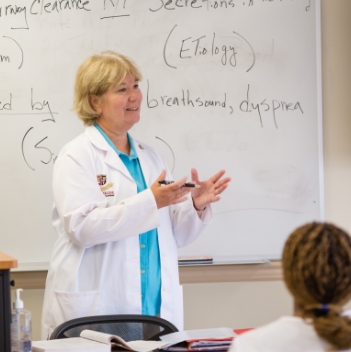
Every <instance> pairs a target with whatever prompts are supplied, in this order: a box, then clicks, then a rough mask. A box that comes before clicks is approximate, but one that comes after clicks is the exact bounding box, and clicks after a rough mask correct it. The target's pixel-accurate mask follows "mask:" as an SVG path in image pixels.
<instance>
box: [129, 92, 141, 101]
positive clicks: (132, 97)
mask: <svg viewBox="0 0 351 352" xmlns="http://www.w3.org/2000/svg"><path fill="white" fill-rule="evenodd" d="M140 97H141V93H140V92H136V91H134V90H133V91H132V92H131V93H130V95H129V100H130V101H136V100H138V99H140Z"/></svg>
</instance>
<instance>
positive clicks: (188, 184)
mask: <svg viewBox="0 0 351 352" xmlns="http://www.w3.org/2000/svg"><path fill="white" fill-rule="evenodd" d="M173 182H174V181H166V180H163V181H158V183H159V184H160V185H170V184H171V183H173ZM182 187H192V188H200V186H199V185H194V184H193V183H184V184H183V186H182Z"/></svg>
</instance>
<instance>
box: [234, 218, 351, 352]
mask: <svg viewBox="0 0 351 352" xmlns="http://www.w3.org/2000/svg"><path fill="white" fill-rule="evenodd" d="M282 262H283V270H284V281H285V284H286V286H287V287H288V289H289V291H290V293H291V294H292V296H293V298H294V303H295V307H294V316H285V317H281V318H280V319H278V320H276V321H274V322H272V323H270V324H268V325H266V326H263V327H260V328H258V329H256V330H253V331H250V332H248V333H246V334H243V335H242V336H239V337H238V338H237V339H235V340H234V342H233V344H232V346H231V349H230V352H256V351H257V352H258V351H260V352H278V351H279V352H300V351H301V352H305V351H306V352H309V351H310V352H312V351H313V352H322V351H344V350H348V351H351V319H350V318H349V317H347V316H344V315H343V313H342V306H343V305H344V304H345V303H346V302H347V301H348V300H349V299H350V297H351V238H350V236H349V235H348V234H347V233H346V232H344V231H343V230H341V229H340V228H338V227H336V226H334V225H332V224H326V223H310V224H307V225H305V226H302V227H300V228H298V229H296V230H295V231H294V232H293V233H292V234H291V235H290V237H289V238H288V239H287V241H286V243H285V247H284V251H283V259H282Z"/></svg>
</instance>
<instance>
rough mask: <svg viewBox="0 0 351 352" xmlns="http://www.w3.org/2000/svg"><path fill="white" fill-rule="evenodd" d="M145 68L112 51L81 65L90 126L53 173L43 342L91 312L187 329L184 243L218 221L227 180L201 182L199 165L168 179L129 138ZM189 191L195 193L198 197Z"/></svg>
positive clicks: (157, 161) (153, 156) (78, 87)
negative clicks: (214, 206)
mask: <svg viewBox="0 0 351 352" xmlns="http://www.w3.org/2000/svg"><path fill="white" fill-rule="evenodd" d="M140 80H141V73H140V71H139V69H138V68H137V67H136V65H135V64H134V63H133V62H132V61H131V60H130V59H128V58H127V57H125V56H123V55H121V54H118V53H115V52H111V51H108V52H104V53H102V54H98V55H93V56H91V57H89V58H88V59H87V60H85V61H84V62H83V63H82V65H81V66H80V67H79V69H78V72H77V75H76V81H75V105H74V106H75V111H76V113H77V115H78V117H79V118H80V119H81V120H82V121H83V123H84V125H85V126H86V128H85V132H84V133H83V134H81V135H80V136H78V137H76V138H75V139H74V140H72V141H71V142H70V143H68V144H67V145H65V146H64V147H63V148H62V150H61V152H60V154H59V156H58V158H57V160H56V162H55V167H54V172H53V193H54V210H53V226H54V228H55V229H56V232H57V234H58V239H57V241H56V243H55V245H54V249H53V254H52V257H51V261H50V267H49V271H48V276H47V280H46V289H45V296H44V306H43V315H42V338H43V339H45V338H48V337H49V336H50V334H51V332H52V331H53V329H54V328H55V327H56V326H58V325H59V324H61V323H62V322H64V321H66V320H70V319H73V318H79V317H83V316H89V315H103V314H145V315H160V316H161V317H162V318H164V319H166V320H169V321H170V322H172V323H173V324H174V325H176V326H177V327H178V329H182V327H183V303H182V288H181V286H180V285H179V278H178V261H177V247H180V246H185V245H187V244H189V243H191V242H192V241H194V240H195V239H196V238H197V237H198V236H199V235H200V234H201V232H202V231H203V230H204V229H205V228H206V226H207V225H208V224H209V223H210V222H211V219H212V212H211V203H212V202H216V201H218V200H219V199H220V194H221V193H222V192H223V191H224V190H225V188H226V187H227V185H228V182H229V178H223V177H222V176H223V175H224V171H219V172H218V173H216V174H215V175H214V176H213V177H211V178H210V179H208V180H207V181H204V182H202V181H200V180H199V178H198V173H197V171H196V170H195V169H192V170H191V175H192V180H191V182H192V183H193V184H197V185H198V186H199V187H198V188H189V187H183V185H184V182H185V181H186V177H183V178H181V179H179V180H176V181H175V182H174V183H171V184H169V185H161V184H160V182H161V181H164V180H169V179H172V175H171V173H170V171H169V170H168V167H167V165H166V164H165V162H164V161H163V160H162V159H161V157H160V156H159V155H158V154H157V153H156V151H155V150H154V149H153V148H151V147H149V146H148V145H146V144H145V143H143V142H141V141H137V140H135V139H133V138H132V136H131V135H130V134H129V131H130V129H131V128H132V127H133V126H134V125H135V124H136V123H138V122H139V119H140V109H141V102H142V93H141V90H140V88H139V81H140ZM190 190H191V193H190Z"/></svg>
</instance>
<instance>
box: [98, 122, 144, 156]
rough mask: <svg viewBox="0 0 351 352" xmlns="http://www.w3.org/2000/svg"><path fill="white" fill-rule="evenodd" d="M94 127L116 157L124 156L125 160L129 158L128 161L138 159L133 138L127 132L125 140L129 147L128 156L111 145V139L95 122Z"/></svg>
mask: <svg viewBox="0 0 351 352" xmlns="http://www.w3.org/2000/svg"><path fill="white" fill-rule="evenodd" d="M94 126H95V127H96V129H97V130H98V131H99V132H100V133H101V134H102V136H103V137H104V138H105V140H106V141H107V143H108V144H109V145H110V146H111V147H112V148H113V149H114V151H115V152H116V153H117V154H118V156H121V155H124V156H126V157H127V158H129V160H133V159H137V158H138V155H137V153H136V150H135V147H134V142H133V138H132V137H131V136H130V134H129V133H128V132H127V138H128V141H129V145H130V155H127V154H125V153H123V152H121V151H120V150H118V149H117V148H116V146H115V145H114V144H113V142H112V141H111V139H110V138H109V136H108V135H107V134H106V133H105V132H104V131H103V129H102V128H101V127H100V126H99V125H98V124H97V123H96V122H95V123H94Z"/></svg>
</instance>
